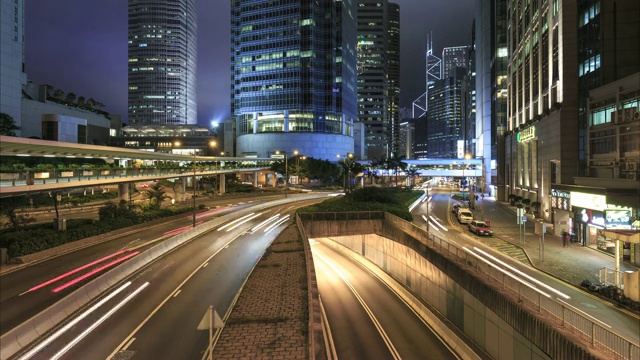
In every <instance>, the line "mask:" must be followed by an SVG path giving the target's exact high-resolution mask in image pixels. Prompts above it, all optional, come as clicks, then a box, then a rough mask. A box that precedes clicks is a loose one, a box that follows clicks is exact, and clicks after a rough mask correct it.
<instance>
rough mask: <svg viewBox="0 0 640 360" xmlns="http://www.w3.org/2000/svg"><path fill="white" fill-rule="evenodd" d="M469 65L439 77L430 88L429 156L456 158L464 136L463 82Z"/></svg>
mask: <svg viewBox="0 0 640 360" xmlns="http://www.w3.org/2000/svg"><path fill="white" fill-rule="evenodd" d="M465 75H466V70H465V68H460V67H459V68H456V69H455V72H454V73H453V76H449V77H446V78H443V79H440V80H436V81H435V83H434V85H433V87H432V88H431V89H429V93H428V94H429V99H428V101H429V111H428V112H427V155H428V156H429V158H445V159H455V158H457V156H458V151H457V150H458V140H462V133H461V126H460V125H461V121H462V113H463V111H462V82H463V79H464V77H465Z"/></svg>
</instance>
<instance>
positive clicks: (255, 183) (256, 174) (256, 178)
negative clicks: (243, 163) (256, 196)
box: [253, 171, 259, 187]
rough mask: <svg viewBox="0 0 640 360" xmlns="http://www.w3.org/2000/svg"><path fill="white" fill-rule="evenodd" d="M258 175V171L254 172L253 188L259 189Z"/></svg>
mask: <svg viewBox="0 0 640 360" xmlns="http://www.w3.org/2000/svg"><path fill="white" fill-rule="evenodd" d="M258 174H259V173H258V172H257V171H254V172H253V187H258Z"/></svg>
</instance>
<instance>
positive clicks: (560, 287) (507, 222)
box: [413, 187, 640, 342]
mask: <svg viewBox="0 0 640 360" xmlns="http://www.w3.org/2000/svg"><path fill="white" fill-rule="evenodd" d="M430 194H431V202H430V204H431V206H430V208H429V214H430V215H431V216H432V217H433V218H435V219H436V220H437V222H438V223H439V224H440V225H441V226H439V225H437V224H435V225H434V224H433V221H432V222H431V224H430V231H431V232H432V233H433V234H435V235H436V236H438V237H440V238H443V239H447V241H450V242H453V243H456V244H458V245H460V246H464V247H467V248H470V249H471V248H474V247H475V248H479V249H481V250H483V251H485V252H486V253H488V254H490V255H492V256H494V257H496V258H498V259H499V260H501V261H503V262H504V263H506V264H508V265H510V266H512V267H514V268H515V269H517V270H519V271H521V272H522V273H524V274H526V275H528V276H530V277H533V278H535V279H537V280H538V281H540V282H542V283H543V284H545V285H546V286H549V287H550V288H553V289H555V290H557V291H558V292H559V293H560V294H563V295H566V296H568V298H565V297H563V296H562V295H558V294H554V296H553V298H554V299H556V300H557V301H558V302H561V303H563V304H564V305H565V306H567V307H568V308H571V309H573V310H574V311H575V312H577V313H580V314H586V316H587V317H588V318H591V319H595V321H596V322H597V323H598V324H600V325H601V326H603V327H604V328H606V329H610V330H612V331H614V332H616V333H617V334H619V335H621V336H623V337H625V338H627V339H630V340H632V341H635V342H640V338H639V336H640V335H639V333H638V323H639V322H640V319H639V318H638V316H637V315H635V314H633V313H631V312H628V311H624V310H623V309H620V308H618V307H615V306H613V305H612V304H611V303H610V302H607V301H603V300H601V299H600V298H598V297H596V296H593V295H592V294H590V293H588V292H586V291H584V290H583V289H582V288H579V287H576V286H573V285H571V284H569V283H566V282H564V281H562V280H559V279H557V278H555V277H553V276H551V275H549V274H547V273H544V272H542V271H539V270H538V269H536V268H534V267H533V266H531V264H530V262H529V260H528V258H527V257H526V255H525V253H524V251H523V250H522V248H520V247H519V246H517V245H515V244H513V243H511V242H509V241H507V240H504V239H502V238H501V236H506V234H512V233H513V231H514V224H513V222H514V218H515V216H514V214H513V213H511V212H509V211H508V210H506V209H504V208H496V209H495V210H491V211H484V212H479V215H477V216H481V217H480V218H489V219H490V220H491V226H492V228H493V230H494V233H495V236H493V237H485V236H477V235H475V234H472V233H471V232H469V231H468V229H467V226H466V224H460V223H458V222H457V220H456V219H455V217H454V216H453V214H452V213H451V205H452V204H453V203H455V202H457V201H454V200H452V199H451V194H450V190H449V189H446V188H445V189H439V188H436V187H434V188H432V191H431V192H430ZM480 206H481V205H480ZM413 214H414V221H413V222H414V224H416V225H418V226H420V227H422V228H425V227H426V223H425V221H424V218H423V217H422V215H425V216H426V214H427V202H424V203H422V204H420V205H419V206H417V207H416V208H415V209H414V211H413ZM443 228H444V229H446V230H444V229H443ZM517 231H518V230H517V225H516V226H515V232H516V234H517ZM529 231H531V229H530V230H529Z"/></svg>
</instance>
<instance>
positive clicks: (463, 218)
mask: <svg viewBox="0 0 640 360" xmlns="http://www.w3.org/2000/svg"><path fill="white" fill-rule="evenodd" d="M458 221H459V222H460V223H461V224H468V223H470V222H472V221H473V213H472V212H471V211H470V210H469V209H462V208H461V209H460V210H458Z"/></svg>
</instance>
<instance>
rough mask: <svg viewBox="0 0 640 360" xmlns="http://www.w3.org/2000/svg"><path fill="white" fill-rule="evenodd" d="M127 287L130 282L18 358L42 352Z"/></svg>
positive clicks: (22, 358) (27, 357)
mask: <svg viewBox="0 0 640 360" xmlns="http://www.w3.org/2000/svg"><path fill="white" fill-rule="evenodd" d="M129 285H131V281H128V282H127V283H125V284H123V285H122V286H120V287H119V288H117V289H116V290H115V291H114V292H112V293H111V294H109V295H107V296H105V297H104V298H102V299H101V300H100V301H98V302H97V303H96V304H94V305H93V306H91V307H90V308H89V309H88V310H86V311H85V312H83V313H82V314H80V315H79V316H78V317H76V318H75V319H73V320H71V321H70V322H68V323H67V324H66V325H64V326H63V327H62V328H60V329H59V330H58V331H56V332H54V333H53V334H52V335H51V336H49V337H48V338H46V339H45V340H44V341H42V342H41V343H39V344H38V345H36V346H34V347H33V348H31V350H29V351H28V352H27V353H26V354H24V355H22V356H21V357H20V360H26V359H30V358H31V357H32V356H33V355H35V354H36V353H37V352H39V351H40V350H42V349H43V348H45V347H46V346H47V345H49V344H51V343H52V342H53V341H54V340H55V339H57V338H59V337H60V336H61V335H62V334H64V333H65V332H67V330H69V329H71V328H72V327H74V326H75V325H76V324H77V323H79V322H80V321H81V320H82V319H84V318H85V317H87V316H88V315H89V314H91V313H92V312H94V311H96V309H98V308H99V307H100V306H102V305H103V304H104V303H106V302H107V301H109V300H111V299H112V298H113V297H115V296H116V295H118V294H119V293H120V292H122V291H123V290H124V289H126V288H127V287H128V286H129Z"/></svg>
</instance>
